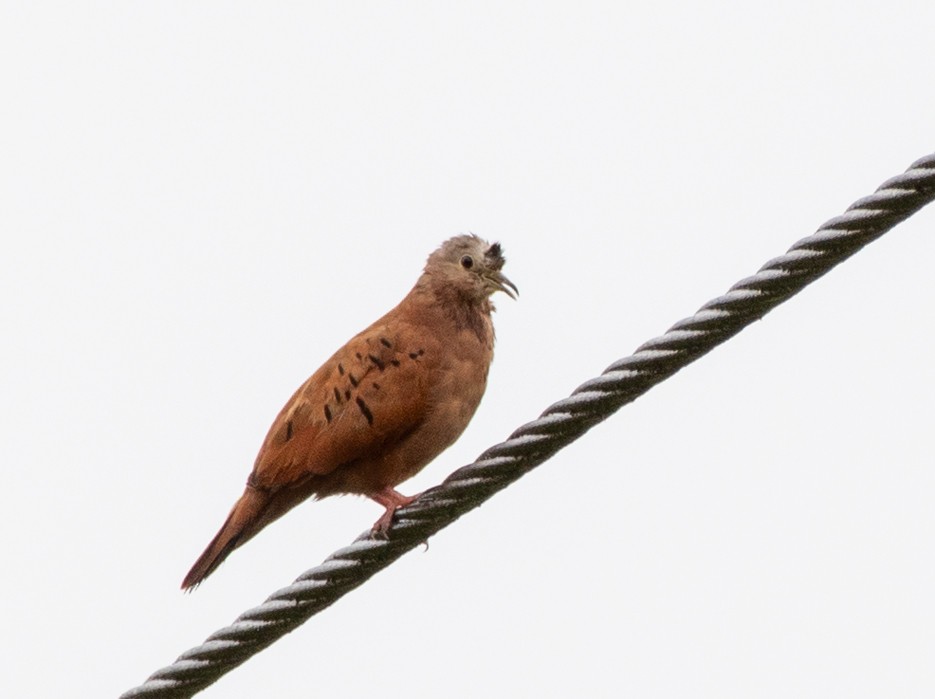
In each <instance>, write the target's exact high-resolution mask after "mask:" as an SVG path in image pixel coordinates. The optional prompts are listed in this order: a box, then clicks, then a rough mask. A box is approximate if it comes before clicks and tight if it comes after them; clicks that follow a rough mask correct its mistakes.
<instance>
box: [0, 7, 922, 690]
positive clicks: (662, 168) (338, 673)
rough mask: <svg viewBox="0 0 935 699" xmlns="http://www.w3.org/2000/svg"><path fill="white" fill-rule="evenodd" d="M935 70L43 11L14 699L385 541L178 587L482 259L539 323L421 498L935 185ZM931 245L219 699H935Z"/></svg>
mask: <svg viewBox="0 0 935 699" xmlns="http://www.w3.org/2000/svg"><path fill="white" fill-rule="evenodd" d="M754 7H755V9H753V8H754ZM933 35H935V4H933V3H931V2H928V1H926V2H905V3H900V2H895V3H889V4H880V3H878V2H874V3H870V2H814V1H812V2H787V3H775V4H773V5H772V6H771V7H769V8H766V6H765V5H764V4H763V3H722V2H705V3H698V4H697V5H690V4H688V3H668V2H658V3H581V2H575V3H567V4H554V3H551V4H549V3H462V4H459V5H457V6H455V5H454V4H453V3H289V4H285V3H279V4H274V3H243V2H223V3H221V2H202V3H182V2H179V3H170V2H159V3H139V2H121V3H117V2H113V3H104V2H89V3H58V4H55V3H40V2H31V3H20V2H5V3H3V5H2V6H0V89H2V93H0V94H2V108H0V124H2V128H0V235H2V236H3V238H2V239H3V242H2V255H0V260H2V261H0V298H2V300H0V323H2V333H3V335H2V343H0V356H2V361H0V461H2V468H3V488H2V493H3V507H2V508H0V518H2V519H0V532H2V534H0V545H2V550H0V555H2V562H3V569H4V571H5V572H4V573H3V574H2V575H0V580H2V582H0V592H2V594H0V616H2V619H3V620H4V621H3V625H4V629H5V631H4V633H3V634H2V635H0V655H2V657H3V658H4V671H3V673H2V676H0V694H2V695H3V696H10V697H21V696H35V697H52V696H80V697H92V696H101V697H106V696H116V695H117V694H119V693H120V692H122V691H124V690H126V689H129V688H130V687H132V686H134V685H136V684H138V683H140V682H142V681H143V680H144V679H145V678H146V677H147V676H148V675H149V674H150V673H151V672H153V671H154V670H156V669H158V668H160V667H162V666H163V665H165V664H167V663H169V662H171V661H172V660H173V659H174V658H175V657H176V656H177V655H179V654H180V653H181V652H183V651H185V650H186V649H188V648H190V647H191V646H193V645H196V644H198V643H200V642H201V641H202V640H203V639H204V638H205V637H206V636H207V635H209V634H210V633H212V632H213V631H215V630H216V629H217V628H219V627H221V626H223V625H226V624H227V623H229V622H231V621H232V620H233V619H234V618H235V617H236V616H237V615H238V614H240V613H241V612H242V611H244V610H246V609H248V608H251V607H253V606H255V605H256V604H258V603H260V602H261V601H262V600H263V599H264V598H265V597H266V596H267V595H268V594H270V593H272V592H273V591H275V590H277V589H278V588H280V587H282V586H284V585H286V584H288V583H289V582H291V581H292V580H293V579H294V578H295V577H296V576H297V575H299V574H300V573H302V572H303V571H304V570H306V569H307V568H309V567H311V566H313V565H316V564H317V563H319V562H320V561H321V560H322V559H323V558H325V557H326V556H327V555H328V554H329V553H331V552H332V551H333V550H335V549H337V548H339V547H341V546H343V545H345V544H347V543H349V542H350V541H351V540H352V539H353V538H354V537H356V536H357V535H358V534H359V533H360V532H362V531H363V530H365V529H366V528H367V527H369V525H370V524H371V523H372V522H373V521H374V520H375V519H376V517H377V516H378V515H379V514H380V511H381V510H380V508H379V506H377V505H375V504H374V503H372V502H370V501H367V500H364V499H356V498H335V499H331V500H327V501H324V502H317V503H307V504H305V505H303V506H301V507H299V508H297V509H296V510H294V511H293V512H291V513H290V514H289V515H288V516H287V517H285V518H284V519H283V520H281V521H280V522H278V523H276V524H275V525H273V526H270V527H269V528H268V529H267V530H266V531H264V532H263V533H262V534H261V535H260V536H258V537H257V538H256V539H255V540H253V541H251V542H250V543H249V545H247V546H245V547H244V548H242V549H240V550H238V551H237V552H235V553H234V554H233V555H232V556H231V558H230V559H229V560H228V562H227V563H225V564H224V565H223V566H222V567H221V568H220V569H219V570H218V571H217V572H216V573H215V574H214V576H213V577H211V578H210V579H209V580H208V582H207V583H205V584H204V585H202V586H201V587H200V588H199V589H198V590H197V591H196V592H195V593H194V594H191V595H184V594H182V593H181V592H180V591H179V589H178V587H179V583H180V582H181V579H182V576H183V575H184V573H185V572H186V571H187V570H188V568H189V566H190V565H191V564H192V562H193V561H194V559H195V558H196V557H197V555H198V554H199V553H200V552H201V550H202V549H203V548H204V546H205V545H206V544H207V542H208V541H209V540H210V538H211V537H212V536H213V534H214V533H215V531H216V530H217V528H218V526H219V525H220V524H221V522H222V521H223V519H224V517H225V516H226V514H227V512H228V509H229V508H230V506H231V505H232V503H233V502H234V500H235V499H236V497H237V496H238V495H239V493H240V492H241V490H242V487H243V483H244V481H245V479H246V477H247V474H248V473H249V470H250V467H251V466H252V463H253V459H254V457H255V455H256V452H257V450H258V448H259V446H260V443H261V441H262V439H263V437H264V435H265V433H266V430H267V429H268V427H269V425H270V423H271V422H272V420H273V418H274V417H275V415H276V413H277V411H278V410H279V408H280V407H281V406H282V404H283V403H284V402H285V401H286V400H287V399H288V397H289V396H290V395H291V393H292V392H293V390H294V389H295V388H296V387H297V386H298V385H299V384H300V383H301V382H302V381H304V380H305V378H306V377H307V376H309V375H310V374H311V373H312V372H313V371H314V370H315V369H316V368H317V367H318V366H319V364H320V363H321V362H322V361H324V360H325V359H326V358H327V357H328V356H329V355H330V354H331V353H332V352H333V351H334V350H335V349H336V348H337V347H339V346H340V345H341V344H343V343H344V341H345V340H347V339H348V338H349V337H350V336H351V335H353V334H354V333H356V332H357V331H358V330H360V329H362V328H363V327H364V326H365V325H367V324H368V323H370V322H371V321H372V320H373V319H375V318H376V317H377V316H378V315H380V314H382V313H383V312H385V311H386V310H387V309H389V308H390V307H392V306H393V305H395V304H396V303H397V302H398V301H399V299H400V298H402V296H403V295H404V294H405V293H406V292H407V291H408V290H409V288H410V287H411V285H412V284H413V282H414V281H415V279H416V277H417V276H418V274H419V272H420V270H421V268H422V265H423V264H424V261H425V257H426V256H427V255H428V253H429V252H431V251H432V250H433V249H434V248H435V247H436V246H437V245H438V244H439V243H440V242H441V241H442V240H444V239H446V238H448V237H450V236H451V235H454V234H457V233H460V232H466V231H473V232H475V233H477V234H479V235H481V236H483V237H485V238H488V239H490V240H499V241H500V242H501V243H502V245H503V248H504V250H505V253H506V256H507V259H508V261H507V266H506V268H505V271H506V273H507V274H508V275H509V276H510V278H511V279H512V280H513V281H514V282H515V283H516V284H517V285H518V286H519V288H520V291H521V296H520V298H519V300H518V301H517V302H513V301H511V300H510V299H508V298H506V297H505V296H502V295H501V296H500V297H499V300H498V301H497V305H498V312H497V314H496V317H495V322H496V326H497V333H498V345H497V353H496V358H495V361H494V364H493V367H492V370H491V375H490V383H489V388H488V391H487V395H486V397H485V399H484V401H483V403H482V404H481V407H480V410H479V411H478V414H477V416H476V417H475V419H474V421H473V422H472V424H471V425H470V427H469V428H468V430H467V432H466V433H465V434H464V436H463V438H462V439H461V440H460V441H459V442H458V443H457V444H456V445H455V446H453V447H452V448H451V449H449V450H448V451H447V452H445V453H444V454H443V455H442V456H440V457H439V458H438V459H437V460H436V461H435V462H434V463H432V464H431V465H430V466H429V467H428V468H426V470H425V471H423V472H422V473H421V474H420V475H419V476H417V477H416V478H415V479H413V480H412V481H411V482H408V483H405V484H403V485H402V486H401V488H400V489H401V490H403V491H404V492H407V493H414V492H418V491H419V490H421V489H424V488H426V487H428V486H430V485H433V484H435V483H437V482H439V481H440V480H441V479H442V478H444V476H445V475H447V474H448V473H449V472H451V471H452V470H454V469H455V468H457V467H458V466H461V465H463V464H465V463H468V462H470V461H472V460H473V459H474V458H475V457H476V456H477V455H478V454H479V453H480V452H481V451H482V450H483V449H485V448H486V447H488V446H490V445H491V444H493V443H495V442H498V441H500V440H502V439H503V438H505V437H506V436H507V435H508V434H509V433H510V432H511V431H512V430H513V429H514V428H515V427H517V426H518V425H520V424H521V423H523V422H526V421H528V420H530V419H533V418H534V417H536V416H537V415H538V414H539V413H540V412H541V411H542V410H543V409H544V408H545V407H546V406H548V405H549V404H550V403H552V402H553V401H555V400H558V399H560V398H562V397H564V396H565V395H567V394H568V393H569V392H570V391H571V390H573V389H574V388H575V387H576V386H577V385H579V384H580V383H582V382H583V381H585V380H587V379H588V378H590V377H592V376H594V375H596V374H598V373H599V372H600V371H601V370H602V369H604V368H605V367H606V366H607V365H608V364H610V363H611V362H612V361H614V360H616V359H618V358H620V357H622V356H625V355H627V354H629V353H630V352H631V351H632V350H633V349H634V348H636V347H637V346H638V345H639V344H641V343H642V342H643V341H645V340H647V339H649V338H651V337H653V336H655V335H658V334H659V333H661V332H663V331H664V330H665V329H666V328H668V327H669V326H670V325H671V324H672V323H674V322H675V321H677V320H679V319H680V318H682V317H684V316H687V315H690V314H691V313H692V312H694V311H695V310H696V309H697V308H698V306H700V305H701V304H702V303H704V302H705V301H707V300H708V299H710V298H712V297H714V296H717V295H718V294H720V293H722V292H723V291H725V290H726V289H727V288H728V287H729V286H730V285H731V284H733V283H734V282H735V281H737V280H738V279H740V278H742V277H745V276H747V275H749V274H752V273H753V272H755V271H756V270H757V269H758V268H759V267H760V266H761V265H762V264H763V263H764V262H766V261H767V260H768V259H770V258H771V257H774V256H776V255H779V254H781V253H782V252H784V251H785V250H786V249H787V248H788V247H789V246H790V245H791V244H792V243H793V242H795V241H796V240H798V239H799V238H802V237H804V236H806V235H808V234H810V233H811V232H813V231H814V230H815V228H816V227H817V226H818V225H820V224H821V223H822V222H823V221H825V220H826V219H828V218H831V217H832V216H835V215H837V214H839V213H840V212H841V211H843V210H844V209H845V208H846V207H847V206H848V205H849V204H851V203H852V202H853V201H854V200H856V199H858V198H860V197H862V196H865V195H867V194H870V193H871V192H872V191H873V190H874V189H875V188H876V187H877V186H878V185H879V184H880V183H881V182H883V181H884V180H886V179H887V178H889V177H891V176H893V175H896V174H898V173H900V172H902V171H903V170H904V169H905V168H906V167H907V166H909V165H910V164H911V163H912V162H913V161H914V160H916V159H917V158H919V157H921V156H923V155H926V154H928V153H929V152H930V151H932V149H933V147H935V137H933V134H935V129H933V125H935V91H933V89H932V85H933V65H935V64H933V49H932V46H933V44H932V37H933ZM933 228H935V209H931V208H930V209H929V210H926V211H923V212H922V213H921V214H919V215H918V216H916V217H914V218H913V219H911V220H910V221H908V222H907V223H905V224H903V225H900V226H899V227H898V228H897V229H896V230H894V231H893V232H892V233H891V234H889V235H887V236H885V237H884V239H882V240H881V241H879V242H877V243H874V244H873V245H871V246H870V247H869V248H867V249H866V250H864V251H863V252H861V253H860V254H859V255H857V256H856V257H855V258H853V259H852V260H850V261H848V262H846V263H845V264H844V265H842V266H841V267H840V268H838V269H836V270H834V271H833V272H832V273H831V274H830V275H828V276H827V277H825V278H823V279H821V280H820V281H818V282H817V283H815V284H814V285H813V286H812V287H810V288H809V289H808V290H806V291H805V292H804V293H802V294H800V295H799V296H797V297H795V298H794V299H792V300H791V301H790V302H788V303H786V304H785V305H783V306H782V307H781V308H780V309H779V310H777V311H775V312H774V313H771V314H770V315H768V316H767V317H766V318H765V319H764V320H763V321H762V322H760V323H757V324H756V325H754V326H753V327H751V328H749V329H748V330H747V331H745V332H744V333H742V334H741V335H740V336H738V337H736V338H734V339H733V340H731V341H730V342H728V343H727V344H726V345H725V346H723V347H721V348H719V349H718V350H716V351H715V352H713V353H712V354H710V355H708V356H706V357H704V358H703V359H702V360H700V361H699V362H698V363H697V364H695V365H693V366H692V367H690V368H689V369H687V370H685V371H684V372H682V373H680V374H678V375H676V376H675V377H674V378H672V379H671V380H670V381H667V382H665V383H664V384H663V385H661V386H659V387H658V388H656V389H654V390H653V391H652V392H651V393H650V394H648V395H647V396H645V397H644V398H642V399H640V400H638V401H637V402H636V403H634V404H633V405H630V406H628V407H627V408H625V409H624V410H622V411H621V412H620V413H618V414H617V415H615V416H614V417H613V418H611V419H610V420H608V421H607V422H606V423H604V424H602V425H601V426H599V427H597V428H595V429H594V430H593V431H592V432H591V433H589V434H588V435H586V436H585V438H583V439H581V440H580V441H579V442H577V443H575V444H574V445H572V446H571V447H569V448H567V449H566V450H564V451H563V452H561V453H560V454H558V455H557V456H556V457H555V458H553V459H552V460H550V461H549V462H547V463H546V464H544V465H543V466H542V467H540V468H539V469H537V470H536V471H535V472H533V473H532V474H531V475H529V476H527V477H526V478H524V479H522V480H521V481H520V482H518V483H516V484H515V485H513V486H512V487H510V488H509V489H507V490H506V491H504V492H503V493H501V494H499V495H498V496H496V497H495V498H494V499H493V500H492V501H490V502H489V503H488V504H486V505H484V506H483V507H481V508H480V509H479V510H477V511H475V512H473V513H471V514H470V515H468V516H466V517H464V518H463V519H461V520H460V521H459V522H457V523H456V524H455V525H453V526H452V527H450V528H449V529H447V530H445V531H444V532H442V533H441V534H439V535H438V536H436V537H435V538H433V539H432V541H431V548H430V550H429V551H428V552H422V550H421V549H420V550H419V551H417V552H414V553H411V554H409V555H407V556H406V557H405V558H404V559H402V560H401V561H400V562H399V563H398V564H396V565H394V566H392V567H391V568H390V569H388V570H387V571H385V572H384V573H381V574H380V575H379V576H377V577H376V578H374V579H373V580H372V581H370V582H369V583H368V584H366V585H364V586H363V587H362V588H360V589H359V590H357V591H355V592H354V593H352V594H351V595H349V596H347V597H345V598H344V599H343V600H341V601H340V602H339V603H338V604H336V605H335V606H334V607H332V608H330V609H329V610H327V611H326V612H324V613H323V614H321V615H320V616H318V617H315V618H314V619H313V620H312V621H311V622H309V623H308V624H306V625H305V626H303V627H302V628H301V629H300V630H298V631H296V632H295V633H293V634H291V635H289V636H288V637H286V638H285V639H284V640H282V641H280V642H278V643H276V644H275V645H274V646H272V647H271V648H269V649H267V650H266V651H264V652H263V653H261V654H260V655H259V656H257V657H255V658H254V659H252V660H250V661H249V662H247V663H246V664H245V665H244V666H242V667H241V668H238V669H237V670H235V671H233V672H232V673H230V674H229V675H227V676H226V677H225V678H223V679H222V680H221V681H220V682H218V683H217V684H215V685H214V686H212V687H211V688H209V689H208V690H206V691H205V692H204V693H203V695H201V696H204V697H206V698H218V699H219V698H222V697H223V698H233V699H242V698H247V697H257V696H272V697H281V698H283V699H287V698H290V697H308V696H329V697H373V696H381V697H403V696H405V697H409V698H413V697H437V696H445V697H455V698H460V697H477V696H495V697H500V696H504V697H505V696H539V697H567V696H597V697H601V696H608V697H609V696H638V697H719V698H723V697H751V696H752V697H789V696H796V697H815V698H818V697H822V698H824V697H828V696H847V697H881V696H897V697H930V696H932V695H933V692H935V663H933V662H932V658H933V657H935V630H933V629H935V595H933V594H932V590H933V589H935V559H933V550H935V508H933V507H932V503H933V501H935V469H933V464H932V423H933V419H932V418H933V409H935V398H933V394H935V369H933V363H932V357H931V354H932V345H933V337H935V313H933V303H935V281H933V276H932V260H933V258H935V230H933Z"/></svg>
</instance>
